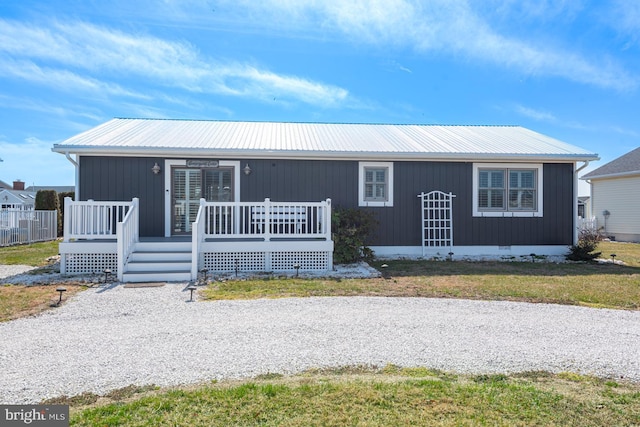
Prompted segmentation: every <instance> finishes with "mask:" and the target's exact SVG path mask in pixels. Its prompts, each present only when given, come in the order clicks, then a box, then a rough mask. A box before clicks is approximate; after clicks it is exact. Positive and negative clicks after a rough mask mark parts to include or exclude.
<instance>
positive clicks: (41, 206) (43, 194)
mask: <svg viewBox="0 0 640 427" xmlns="http://www.w3.org/2000/svg"><path fill="white" fill-rule="evenodd" d="M59 206H60V205H59V204H58V195H57V193H56V191H55V190H38V192H37V193H36V206H35V207H36V210H37V211H55V210H58V208H59Z"/></svg>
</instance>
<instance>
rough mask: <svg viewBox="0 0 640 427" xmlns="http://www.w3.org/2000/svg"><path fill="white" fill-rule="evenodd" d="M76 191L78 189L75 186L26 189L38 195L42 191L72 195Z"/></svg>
mask: <svg viewBox="0 0 640 427" xmlns="http://www.w3.org/2000/svg"><path fill="white" fill-rule="evenodd" d="M75 189H76V187H75V186H73V185H30V186H29V187H27V188H26V190H27V191H33V192H36V193H37V192H38V191H41V190H43V191H46V190H53V191H55V192H56V193H72V192H73V191H74V190H75Z"/></svg>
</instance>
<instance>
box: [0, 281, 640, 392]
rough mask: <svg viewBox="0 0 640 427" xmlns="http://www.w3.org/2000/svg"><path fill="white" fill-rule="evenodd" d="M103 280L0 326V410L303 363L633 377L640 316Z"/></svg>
mask: <svg viewBox="0 0 640 427" xmlns="http://www.w3.org/2000/svg"><path fill="white" fill-rule="evenodd" d="M185 286H186V285H185V284H167V285H165V286H162V287H156V288H137V289H130V288H124V286H122V285H117V286H116V285H110V286H103V287H100V288H92V289H89V290H87V291H85V292H81V293H79V294H77V295H76V296H74V297H73V299H72V300H71V301H69V302H68V303H66V304H64V305H63V306H62V307H60V308H58V309H55V310H52V311H49V312H46V313H43V314H41V315H39V316H36V317H31V318H23V319H18V320H15V321H11V322H5V323H2V324H0V372H1V374H0V403H11V404H20V403H34V402H39V401H41V400H42V399H45V398H49V397H54V396H59V395H63V394H64V395H75V394H79V393H81V392H83V391H91V392H94V393H99V394H101V393H105V392H107V391H108V390H111V389H114V388H119V387H124V386H126V385H129V384H139V385H142V384H156V385H160V386H168V385H178V384H187V383H196V382H201V381H207V380H211V379H223V378H240V377H252V376H255V375H258V374H263V373H268V372H281V373H293V372H299V371H301V370H304V369H307V368H312V367H330V366H344V365H354V364H371V365H377V366H383V365H385V364H387V363H394V364H397V365H402V366H427V367H431V368H437V369H443V370H453V371H458V372H465V373H490V372H517V371H528V370H549V371H553V372H560V371H574V372H581V373H590V374H595V375H598V376H610V377H616V378H621V377H624V378H627V379H630V380H633V381H640V312H637V311H635V312H632V311H622V310H604V309H589V308H581V307H571V306H560V305H547V304H526V303H512V302H486V301H467V300H453V299H427V298H369V297H346V298H341V297H340V298H304V299H303V298H292V299H276V300H254V301H220V302H188V299H189V291H187V290H186V289H185Z"/></svg>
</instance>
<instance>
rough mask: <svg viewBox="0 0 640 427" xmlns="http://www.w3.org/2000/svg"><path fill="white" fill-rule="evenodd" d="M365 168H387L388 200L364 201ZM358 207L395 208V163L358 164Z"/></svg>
mask: <svg viewBox="0 0 640 427" xmlns="http://www.w3.org/2000/svg"><path fill="white" fill-rule="evenodd" d="M364 168H386V169H387V171H388V176H387V190H388V194H387V200H386V201H383V202H372V201H367V200H364ZM358 206H363V207H392V206H393V162H358Z"/></svg>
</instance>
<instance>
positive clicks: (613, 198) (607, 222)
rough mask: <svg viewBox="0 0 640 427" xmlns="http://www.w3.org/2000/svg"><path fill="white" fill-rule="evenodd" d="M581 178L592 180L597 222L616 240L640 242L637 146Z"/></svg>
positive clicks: (639, 190)
mask: <svg viewBox="0 0 640 427" xmlns="http://www.w3.org/2000/svg"><path fill="white" fill-rule="evenodd" d="M581 179H584V180H586V181H587V182H589V183H590V184H591V206H592V212H593V215H594V216H595V217H596V218H597V222H598V226H600V227H602V228H603V230H604V233H605V234H606V235H607V236H608V237H611V238H613V239H615V240H620V241H628V242H640V215H639V214H638V212H640V147H638V148H636V149H635V150H633V151H630V152H629V153H627V154H625V155H623V156H621V157H618V158H617V159H615V160H612V161H611V162H609V163H607V164H605V165H603V166H600V167H599V168H598V169H595V170H593V171H591V172H589V173H587V174H586V175H584V176H583V177H582V178H581Z"/></svg>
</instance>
